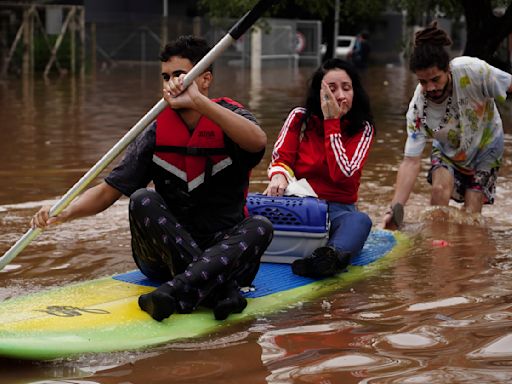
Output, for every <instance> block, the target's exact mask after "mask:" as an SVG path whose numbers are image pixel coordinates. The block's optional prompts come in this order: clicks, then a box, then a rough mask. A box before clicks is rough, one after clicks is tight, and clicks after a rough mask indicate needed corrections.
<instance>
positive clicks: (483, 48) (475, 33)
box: [462, 0, 512, 70]
mask: <svg viewBox="0 0 512 384" xmlns="http://www.w3.org/2000/svg"><path fill="white" fill-rule="evenodd" d="M462 4H463V6H464V14H465V16H466V29H467V43H466V48H465V49H464V54H465V55H468V56H476V57H480V58H481V59H484V60H486V61H487V62H489V63H491V64H494V65H497V66H500V67H502V68H503V65H502V64H503V63H501V61H502V59H500V58H499V57H497V55H496V52H497V51H498V48H499V46H500V44H502V42H503V40H504V39H505V38H507V37H508V36H509V35H510V34H511V33H512V1H508V6H507V7H506V8H505V12H504V13H503V15H502V16H498V15H496V13H495V12H494V11H493V6H492V1H491V0H462ZM506 59H508V60H507V66H508V68H506V69H508V70H510V61H509V58H508V57H507V58H506Z"/></svg>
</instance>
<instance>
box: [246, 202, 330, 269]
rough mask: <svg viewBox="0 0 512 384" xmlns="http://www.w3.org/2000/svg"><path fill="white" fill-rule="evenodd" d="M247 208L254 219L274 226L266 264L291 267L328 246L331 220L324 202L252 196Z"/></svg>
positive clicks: (263, 259) (266, 255) (265, 256)
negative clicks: (254, 216)
mask: <svg viewBox="0 0 512 384" xmlns="http://www.w3.org/2000/svg"><path fill="white" fill-rule="evenodd" d="M247 208H248V210H249V213H250V214H251V215H261V216H265V217H266V218H268V219H269V220H270V221H271V222H272V224H273V226H274V238H273V239H272V242H271V243H270V245H269V247H268V248H267V250H266V252H265V254H264V255H263V257H262V261H266V262H274V263H291V262H293V260H296V259H299V258H302V257H305V256H309V255H310V254H311V253H312V252H313V251H314V250H315V249H316V248H318V247H321V246H324V245H325V244H326V243H327V239H328V236H329V218H328V213H327V212H328V211H327V203H326V202H325V201H324V200H320V199H317V198H313V197H289V196H285V197H271V196H265V195H260V194H249V195H248V196H247Z"/></svg>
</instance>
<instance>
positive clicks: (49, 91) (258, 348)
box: [0, 63, 512, 384]
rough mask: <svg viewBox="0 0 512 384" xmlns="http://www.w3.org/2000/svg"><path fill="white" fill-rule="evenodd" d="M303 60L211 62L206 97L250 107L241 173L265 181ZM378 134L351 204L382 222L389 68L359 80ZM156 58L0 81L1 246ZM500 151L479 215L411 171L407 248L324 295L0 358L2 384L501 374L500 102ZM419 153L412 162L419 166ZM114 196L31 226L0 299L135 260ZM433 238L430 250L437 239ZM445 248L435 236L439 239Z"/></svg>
mask: <svg viewBox="0 0 512 384" xmlns="http://www.w3.org/2000/svg"><path fill="white" fill-rule="evenodd" d="M312 71H313V68H298V69H297V70H293V69H291V68H266V69H263V70H262V72H261V73H258V74H257V75H256V76H255V75H254V74H253V75H251V73H250V71H245V70H241V69H239V68H233V67H228V66H227V65H226V64H224V63H218V64H217V65H216V67H215V70H214V75H215V85H214V87H213V89H212V97H217V96H224V95H227V96H230V97H232V98H234V99H236V100H238V101H240V102H241V103H242V104H244V105H246V106H248V107H249V108H250V109H251V110H252V111H253V112H254V114H255V115H256V117H257V118H258V120H259V121H260V123H261V125H262V127H263V128H264V129H265V131H266V133H267V135H268V138H269V142H268V148H267V152H266V155H265V159H264V160H263V161H262V163H261V164H260V165H259V166H258V167H257V168H256V169H255V170H254V172H253V174H252V184H251V187H250V188H251V191H260V192H261V191H262V190H263V189H264V187H265V182H266V167H267V165H268V162H269V158H270V149H271V148H272V146H273V143H274V141H275V138H276V136H277V134H278V132H279V129H280V128H281V125H282V123H283V119H284V118H285V117H286V115H287V113H288V111H289V110H290V109H291V108H292V107H294V106H296V105H298V104H301V103H302V101H303V97H304V89H305V88H306V82H307V80H308V78H309V75H310V74H311V73H312ZM363 81H364V84H365V87H366V88H367V90H368V93H369V94H370V97H371V100H372V104H373V110H374V114H375V118H376V126H377V138H376V142H375V145H374V147H373V149H372V152H371V154H370V157H369V160H368V165H367V167H366V169H365V171H364V173H363V179H362V185H361V190H360V208H361V209H363V210H365V211H368V212H369V213H370V216H371V217H372V219H374V221H375V222H377V221H378V220H380V217H381V214H382V210H383V209H385V208H384V207H387V205H388V204H389V201H390V200H391V197H392V194H393V184H394V182H395V177H396V169H397V166H398V164H399V162H400V160H401V157H402V153H403V144H404V142H405V129H404V113H405V110H406V109H407V105H408V102H409V98H410V96H411V95H412V90H413V88H414V87H415V85H416V84H415V79H414V78H413V76H411V75H410V74H409V73H408V71H407V70H405V69H404V68H401V67H386V68H370V69H369V70H368V72H367V73H366V74H365V75H364V78H363ZM160 88H161V85H160V79H159V70H158V65H149V66H144V67H133V68H124V67H116V68H111V69H110V70H109V71H105V72H101V71H99V72H97V73H96V74H95V77H93V76H90V77H86V78H85V80H84V81H80V80H75V79H69V78H60V79H53V80H51V81H50V82H49V83H45V82H43V81H42V80H39V79H34V80H28V79H26V80H25V81H23V80H15V79H14V80H8V81H6V82H4V83H2V84H0V111H1V117H2V122H1V126H0V157H1V162H0V164H1V165H0V177H1V178H2V188H0V253H1V254H3V252H5V251H6V250H7V249H8V248H9V247H10V245H12V244H13V243H14V242H15V241H16V240H17V239H18V238H19V236H20V235H21V234H22V233H24V232H25V230H26V229H27V225H28V220H29V218H30V216H31V215H32V214H33V212H34V211H35V210H36V209H37V208H38V207H39V206H40V205H42V204H43V203H49V204H52V203H54V202H55V201H56V199H57V197H59V196H60V195H62V194H63V193H64V192H65V191H66V190H67V189H68V188H70V187H71V186H72V185H73V184H74V183H75V182H76V181H77V180H78V179H79V178H80V177H81V176H82V175H83V174H84V173H85V172H86V171H87V170H88V169H89V168H90V167H91V166H92V165H93V164H94V163H95V162H96V161H98V159H99V158H100V157H101V156H102V155H103V154H104V153H106V152H107V151H108V150H109V149H110V148H111V147H112V146H113V145H114V144H115V143H116V142H117V141H118V140H119V139H120V138H121V137H122V136H123V135H124V133H125V132H126V131H127V130H128V129H129V128H130V127H132V126H133V124H135V123H136V122H137V121H138V120H139V119H140V118H141V117H142V116H143V115H144V113H146V112H147V110H149V108H151V107H152V106H153V105H154V104H155V103H156V102H157V101H158V100H159V99H160ZM501 109H502V115H503V117H504V124H505V130H506V137H505V140H506V144H505V151H506V153H505V160H504V163H503V166H502V169H501V170H500V177H499V179H498V189H497V198H496V205H495V206H491V207H485V208H484V211H483V212H484V218H483V217H482V216H478V217H469V216H465V215H462V214H461V213H460V211H458V209H456V208H453V207H450V208H443V209H442V210H441V211H443V212H444V213H446V215H445V217H446V219H445V220H442V221H440V220H438V219H436V215H437V213H438V212H439V210H438V209H435V208H429V207H428V202H429V196H430V186H429V185H428V184H427V183H426V181H425V180H424V179H423V178H421V179H418V182H417V184H416V187H415V193H414V195H413V196H412V198H411V200H410V203H409V204H408V206H407V209H406V226H405V228H404V230H405V232H406V233H407V234H409V235H410V236H411V238H412V241H413V248H412V250H411V251H410V252H409V253H408V254H406V255H403V257H401V258H398V259H396V260H394V261H393V263H392V265H391V267H389V268H387V269H383V270H381V271H379V272H378V274H377V275H372V276H368V277H366V278H365V279H363V280H361V281H359V282H356V283H353V284H352V285H351V286H350V288H347V289H340V290H339V291H338V292H333V293H332V294H330V295H329V296H328V297H322V298H319V299H318V300H316V301H312V302H309V303H303V304H302V305H297V306H296V307H294V308H290V309H286V310H283V311H281V312H278V313H275V314H273V315H271V316H267V317H264V318H259V319H256V320H254V321H253V322H250V323H241V324H238V325H236V326H233V327H229V328H222V327H219V330H218V332H217V333H214V334H212V335H209V336H207V337H205V338H203V339H200V340H187V341H183V342H180V343H174V344H170V345H164V346H161V347H159V348H154V349H151V350H148V351H137V352H129V353H119V354H108V355H87V356H82V357H76V358H70V359H67V360H65V361H57V362H54V363H43V364H33V363H27V362H24V363H18V362H16V363H14V364H13V363H12V362H8V361H2V360H1V359H0V368H1V373H0V382H9V383H22V382H23V383H27V382H37V381H39V382H45V381H44V380H46V382H52V381H53V382H59V380H60V381H61V382H65V380H67V382H73V381H72V380H74V382H90V383H102V384H104V383H121V382H126V383H148V382H151V383H169V382H180V383H183V382H191V383H192V382H194V383H196V382H208V383H226V382H245V383H264V382H272V383H292V382H318V383H320V382H322V383H324V384H327V383H341V382H343V383H447V382H469V381H471V382H478V383H487V382H489V383H490V382H507V381H511V380H512V374H511V373H510V363H511V362H512V352H511V350H510V343H511V342H512V340H511V337H512V336H511V335H510V332H509V330H510V325H511V324H512V311H511V307H510V295H511V293H512V278H511V277H512V257H511V253H510V240H509V239H510V236H511V235H512V225H511V224H510V223H511V222H512V178H511V177H510V174H511V170H512V156H511V151H510V148H511V145H508V144H512V135H511V133H512V107H511V105H510V104H508V105H506V106H505V107H502V108H501ZM428 167H429V164H428V160H427V159H425V160H424V161H423V162H422V175H425V174H426V171H427V170H428ZM126 204H127V202H126V199H123V200H121V201H120V202H119V203H117V204H115V205H114V206H113V207H111V208H110V209H109V210H107V211H106V212H104V213H102V214H101V215H98V216H96V217H94V218H86V219H82V220H77V221H75V222H73V223H67V224H64V225H62V226H60V227H57V228H53V229H50V230H48V231H47V232H45V233H43V234H42V235H41V236H40V237H39V238H38V239H36V240H35V241H34V242H33V243H32V244H31V245H30V246H29V247H28V248H27V249H26V250H25V251H24V252H23V253H22V254H21V255H19V256H18V257H17V258H16V260H14V261H13V262H12V263H11V264H10V265H8V266H7V267H6V268H5V269H4V270H2V271H1V272H0V300H3V299H6V298H9V297H14V296H18V295H21V294H25V293H30V292H36V291H39V290H41V289H43V288H45V287H51V286H57V285H62V284H65V283H70V282H75V281H83V280H86V279H91V278H96V277H99V276H104V275H110V274H113V273H117V272H122V271H126V270H130V269H133V268H134V267H135V265H134V264H133V262H132V261H131V251H130V236H129V230H128V223H127V209H126ZM440 240H443V241H446V246H437V245H436V244H441V243H436V241H440ZM442 244H444V243H442Z"/></svg>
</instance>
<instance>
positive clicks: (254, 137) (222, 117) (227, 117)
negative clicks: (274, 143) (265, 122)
mask: <svg viewBox="0 0 512 384" xmlns="http://www.w3.org/2000/svg"><path fill="white" fill-rule="evenodd" d="M196 107H197V111H198V112H199V113H201V115H204V116H206V117H207V118H209V119H210V120H212V121H213V122H215V123H216V124H218V125H219V126H220V127H221V128H222V130H223V131H224V133H225V134H226V135H227V136H228V137H229V138H230V139H231V140H233V141H234V142H235V143H236V144H238V145H239V146H240V148H242V149H244V150H246V151H247V152H251V153H256V152H259V151H261V150H262V149H264V148H265V146H266V145H267V135H266V134H265V132H264V131H263V130H262V129H261V128H260V127H259V126H258V125H256V124H254V123H253V122H252V121H250V120H248V119H246V118H245V117H243V116H241V115H239V114H237V113H235V112H233V111H231V110H229V109H228V108H224V107H223V106H221V105H219V104H217V103H214V102H212V101H211V100H210V99H209V98H207V97H206V96H202V97H198V98H197V99H196Z"/></svg>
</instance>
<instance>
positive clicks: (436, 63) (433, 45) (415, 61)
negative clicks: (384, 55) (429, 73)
mask: <svg viewBox="0 0 512 384" xmlns="http://www.w3.org/2000/svg"><path fill="white" fill-rule="evenodd" d="M451 43H452V41H451V39H450V37H448V34H447V33H446V32H445V31H444V30H443V29H441V28H437V21H434V22H432V24H430V25H429V26H428V27H426V28H425V29H422V30H421V31H418V32H416V35H415V37H414V50H413V52H412V55H411V58H410V59H409V69H410V70H411V71H412V72H416V71H417V70H419V69H427V68H432V67H437V68H439V69H440V70H442V71H448V68H449V66H450V56H449V55H448V52H446V50H445V49H444V47H445V46H447V45H451Z"/></svg>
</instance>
